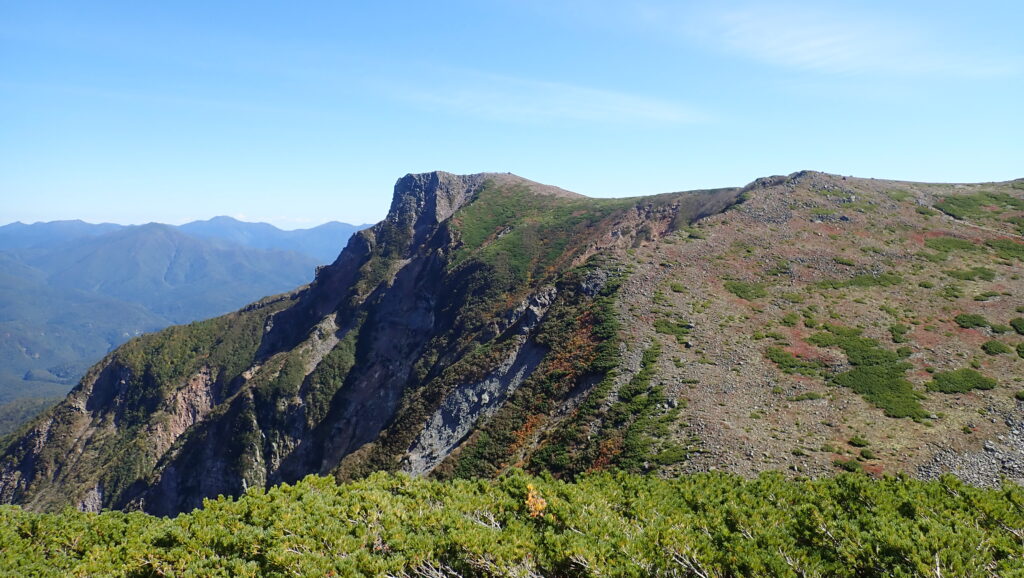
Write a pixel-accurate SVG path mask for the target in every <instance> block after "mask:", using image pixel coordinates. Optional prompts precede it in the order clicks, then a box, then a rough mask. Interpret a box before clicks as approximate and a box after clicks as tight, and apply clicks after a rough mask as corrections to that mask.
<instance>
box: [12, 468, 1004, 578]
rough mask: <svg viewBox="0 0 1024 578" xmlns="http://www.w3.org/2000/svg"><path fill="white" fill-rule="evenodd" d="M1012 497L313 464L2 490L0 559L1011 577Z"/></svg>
mask: <svg viewBox="0 0 1024 578" xmlns="http://www.w3.org/2000/svg"><path fill="white" fill-rule="evenodd" d="M847 461H852V462H853V463H851V464H847V463H845V462H847ZM842 462H843V463H837V464H836V467H837V468H842V469H849V470H854V471H856V470H859V469H861V468H860V467H859V465H860V464H858V463H857V462H856V460H843V461H842ZM1021 503H1024V489H1022V488H1021V487H1019V486H1016V485H1013V484H1007V485H1005V486H1004V487H1002V488H1001V489H982V488H977V487H973V486H970V485H967V484H965V483H963V482H961V481H959V480H957V479H956V478H955V477H952V476H943V477H942V478H940V479H938V480H932V481H920V480H915V479H911V478H909V477H903V476H900V477H886V478H884V479H879V480H875V479H872V478H870V477H868V476H864V475H856V474H848V473H840V474H839V475H838V476H835V477H822V478H821V479H815V480H800V481H790V480H786V479H785V478H784V477H783V476H782V475H780V474H778V473H774V472H772V473H765V474H762V475H760V476H758V477H756V478H753V479H744V478H742V477H739V476H734V475H727V474H722V473H706V474H697V475H692V476H681V477H678V478H672V479H659V478H656V477H653V476H639V475H627V474H614V475H613V474H599V475H588V476H584V477H582V478H581V479H580V480H579V481H577V482H576V483H569V482H565V481H559V480H557V479H552V478H550V477H534V476H528V475H524V474H523V473H522V472H511V473H510V474H509V475H506V476H503V477H502V478H500V479H498V480H455V481H451V482H439V481H437V480H432V479H428V478H412V477H409V476H405V475H387V474H374V475H372V476H370V477H369V478H367V479H364V480H360V481H357V482H353V483H349V484H344V485H340V484H337V483H335V482H334V481H333V480H331V479H329V478H318V477H313V476H310V477H307V478H305V479H303V480H301V481H299V482H296V483H295V484H290V485H289V484H285V485H280V486H276V487H274V488H271V489H269V490H262V489H252V490H250V491H248V492H246V493H245V495H243V496H241V497H239V498H237V499H230V498H223V497H221V498H215V499H211V500H209V501H208V502H207V503H206V504H205V506H204V508H203V509H200V510H195V511H193V512H190V513H187V514H182V515H180V516H177V517H175V518H160V517H155V516H148V515H145V514H140V513H129V514H126V513H123V512H103V513H85V512H78V511H75V510H73V509H69V510H65V511H63V512H59V513H54V514H39V513H34V512H30V511H26V510H23V509H20V508H17V507H12V506H0V543H2V544H3V549H2V550H0V560H2V568H3V573H4V574H8V575H11V576H162V575H173V576H531V575H532V576H790V575H805V576H830V577H837V578H850V577H856V576H916V575H929V574H930V575H936V576H937V575H938V574H939V572H934V569H935V568H936V567H938V568H939V570H940V572H941V575H943V576H973V575H979V574H981V575H986V576H987V575H992V576H1011V575H1016V574H1018V573H1019V572H1018V570H1019V568H1020V552H1021V543H1020V537H1019V533H1020V532H1019V528H1021V527H1022V526H1024V514H1022V512H1021V510H1020V504H1021ZM979 570H980V571H979Z"/></svg>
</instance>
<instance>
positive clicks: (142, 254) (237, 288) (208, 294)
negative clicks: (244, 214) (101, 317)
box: [25, 223, 319, 323]
mask: <svg viewBox="0 0 1024 578" xmlns="http://www.w3.org/2000/svg"><path fill="white" fill-rule="evenodd" d="M25 262H26V264H28V265H30V266H32V267H34V268H36V269H38V270H40V271H43V272H44V273H46V275H47V279H48V281H49V285H50V286H52V287H56V288H62V289H69V290H80V291H86V292H88V293H93V294H97V295H104V296H107V297H113V298H115V299H120V300H122V301H128V302H131V303H137V304H139V305H141V306H143V307H145V308H146V309H147V310H149V311H152V312H153V313H155V314H157V315H160V316H162V317H164V318H166V319H167V320H168V321H170V322H171V323H186V322H189V321H194V320H195V319H199V318H204V317H210V316H213V315H219V314H222V313H227V312H228V311H231V310H232V309H234V308H236V307H238V305H239V304H244V303H248V302H249V301H252V300H253V299H258V298H260V297H264V296H266V295H270V294H273V293H280V292H281V291H284V290H288V289H291V288H294V287H295V285H296V284H302V283H306V282H308V281H310V280H312V278H313V272H314V271H315V270H316V266H317V265H318V264H319V263H317V261H316V260H314V259H312V258H311V257H309V256H307V255H302V254H299V253H296V252H294V251H281V250H277V249H254V248H251V247H244V246H241V245H238V244H236V243H229V242H227V241H223V240H219V239H200V238H197V237H194V236H191V235H187V234H185V233H183V232H181V231H179V230H178V229H177V228H175V227H171V226H169V225H161V224H158V223H150V224H148V225H140V226H136V227H125V228H123V229H120V230H117V231H114V232H112V233H108V234H106V235H100V236H99V237H92V238H88V239H85V240H79V241H76V242H74V243H71V244H68V245H65V246H61V247H59V248H58V250H54V251H48V252H46V253H44V254H30V255H27V256H26V257H25Z"/></svg>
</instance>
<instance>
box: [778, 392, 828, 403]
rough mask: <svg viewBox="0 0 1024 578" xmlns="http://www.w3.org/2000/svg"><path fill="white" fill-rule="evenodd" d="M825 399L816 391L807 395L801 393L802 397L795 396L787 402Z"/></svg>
mask: <svg viewBox="0 0 1024 578" xmlns="http://www.w3.org/2000/svg"><path fill="white" fill-rule="evenodd" d="M824 397H825V396H823V395H821V394H820V393H818V392H816V391H808V392H806V393H801V394H800V395H794V396H793V397H790V398H787V401H807V400H813V399H822V398H824Z"/></svg>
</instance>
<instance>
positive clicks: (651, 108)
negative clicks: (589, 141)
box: [400, 73, 708, 124]
mask: <svg viewBox="0 0 1024 578" xmlns="http://www.w3.org/2000/svg"><path fill="white" fill-rule="evenodd" d="M452 76H453V78H448V79H445V80H442V81H437V82H434V83H432V84H431V85H430V86H429V87H427V88H422V87H418V88H417V89H416V90H413V91H402V92H401V95H400V96H401V98H403V99H405V100H408V101H411V102H414V103H416V104H417V105H419V106H423V107H427V108H431V109H441V110H444V111H447V112H454V113H459V114H466V115H472V116H476V117H483V118H487V119H491V120H499V121H507V122H515V123H538V122H548V121H552V120H576V121H585V122H604V123H638V122H640V123H643V122H649V123H658V124H664V123H673V124H686V123H697V122H705V121H707V120H708V117H707V116H706V115H704V114H702V113H700V112H698V111H696V110H695V109H692V108H690V107H688V106H685V105H683V104H681V103H678V102H675V101H671V100H665V99H660V98H652V97H647V96H642V95H638V94H631V93H625V92H617V91H611V90H603V89H597V88H590V87H585V86H577V85H573V84H565V83H560V82H547V81H538V80H530V79H524V78H515V77H510V76H501V75H492V74H479V73H473V74H468V75H452Z"/></svg>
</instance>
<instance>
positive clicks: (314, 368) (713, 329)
mask: <svg viewBox="0 0 1024 578" xmlns="http://www.w3.org/2000/svg"><path fill="white" fill-rule="evenodd" d="M1022 235H1024V180H1017V181H1011V182H1003V183H981V184H929V183H912V182H901V181H889V180H876V179H861V178H853V177H843V176H838V175H829V174H825V173H819V172H813V171H802V172H799V173H794V174H791V175H788V176H772V177H766V178H762V179H758V180H756V181H754V182H753V183H750V184H749V185H747V186H745V187H734V188H723V189H716V190H709V191H690V192H681V193H668V194H664V195H656V196H651V197H634V198H623V199H594V198H588V197H585V196H582V195H579V194H576V193H572V192H569V191H565V190H563V189H559V188H557V187H553V186H549V185H543V184H539V183H535V182H532V181H529V180H526V179H523V178H520V177H517V176H514V175H511V174H504V173H485V174H476V175H452V174H448V173H443V172H435V173H426V174H416V175H407V176H405V177H403V178H401V179H399V181H398V182H397V183H396V185H395V190H394V198H393V201H392V205H391V210H390V211H389V213H388V216H387V218H386V219H385V220H383V221H382V222H380V223H378V224H377V225H374V226H373V227H371V228H369V229H365V230H362V231H360V232H358V233H356V234H355V235H353V236H352V237H351V238H350V239H349V241H348V244H347V245H346V246H345V249H344V250H343V251H342V252H341V254H340V255H339V257H338V258H337V259H336V260H335V261H334V262H333V263H332V264H330V265H328V266H326V267H322V268H319V269H318V270H317V273H316V277H315V279H314V280H313V281H312V282H310V283H309V284H308V285H304V286H301V287H298V288H297V289H295V290H293V291H291V292H287V293H284V294H281V295H277V296H273V297H268V298H265V299H261V300H258V301H255V302H253V303H251V304H249V305H247V306H245V307H243V308H241V309H239V310H238V311H236V312H234V313H229V314H227V315H223V316H220V317H216V318H213V319H210V320H207V321H202V322H198V323H191V324H189V325H183V326H175V327H170V328H167V329H164V330H162V331H160V332H157V333H151V334H147V335H144V336H141V337H138V338H136V339H133V340H131V341H129V342H128V343H126V344H124V345H122V346H121V347H119V348H117V349H116V350H114V351H112V352H111V353H110V354H108V355H107V356H106V357H105V358H104V359H103V360H102V361H101V362H100V363H98V364H97V365H95V366H93V367H92V368H91V369H89V371H88V372H87V373H86V375H85V376H84V377H83V378H82V380H81V381H80V382H79V384H78V385H77V386H76V387H75V389H74V390H72V392H71V393H70V394H69V395H68V396H67V398H66V399H65V400H64V401H62V402H61V403H59V404H58V405H57V406H55V407H54V408H52V409H50V410H48V411H47V412H45V413H44V414H43V415H41V416H39V417H38V418H36V419H35V420H34V421H32V422H31V423H29V424H27V425H25V426H24V427H22V428H21V429H20V430H19V431H17V432H16V433H15V434H13V435H11V436H9V437H8V438H6V439H5V440H4V441H3V442H2V443H0V500H2V501H4V502H11V503H18V504H22V505H24V506H26V507H30V508H34V509H43V510H46V509H55V508H60V507H62V506H66V505H72V506H75V507H78V508H80V509H85V510H98V509H101V508H118V509H141V510H144V511H147V512H151V513H154V514H159V515H171V514H176V513H180V512H185V511H189V510H191V509H193V508H197V507H200V506H202V504H203V500H204V499H205V498H209V497H213V496H218V495H224V496H237V495H239V494H241V493H242V492H244V491H245V490H246V489H248V488H254V487H256V488H265V487H270V486H274V485H277V484H279V483H282V482H289V483H290V482H295V481H297V480H299V479H301V478H303V477H304V476H306V475H308V474H323V475H332V476H334V477H335V478H337V479H339V480H350V479H353V478H360V477H363V476H366V475H368V474H370V473H372V472H376V471H381V470H385V471H401V472H407V473H410V474H414V475H421V476H432V477H435V478H440V479H447V478H454V477H457V478H472V477H490V476H496V475H499V474H501V473H503V472H506V471H509V470H510V469H514V468H523V469H526V470H528V471H531V472H537V473H541V472H543V473H546V474H549V475H551V476H554V477H557V478H565V479H572V478H575V477H576V476H578V475H581V474H584V473H587V472H593V471H600V470H623V471H629V472H645V473H653V474H658V475H661V476H676V475H680V474H683V473H688V472H698V471H711V470H723V471H726V472H731V473H737V474H743V475H752V474H755V473H757V472H762V471H765V470H778V471H781V472H785V473H786V474H788V475H791V476H815V477H816V476H827V475H832V474H834V473H836V472H840V471H844V470H858V471H865V472H868V473H870V474H873V475H881V474H884V473H903V474H907V475H911V476H916V477H922V478H933V477H936V476H938V475H939V474H941V473H944V472H953V473H956V474H957V475H959V476H960V477H961V478H963V479H964V480H966V481H968V482H970V483H974V484H978V485H998V484H999V483H1001V480H1004V479H1008V480H1011V481H1015V482H1017V483H1021V482H1024V457H1022V456H1024V383H1022V381H1024V378H1022V377H1021V376H1022V369H1024V315H1022V314H1024V302H1022V301H1021V296H1022V295H1024V280H1022V279H1021V273H1020V271H1021V263H1022V262H1024V237H1022Z"/></svg>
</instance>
